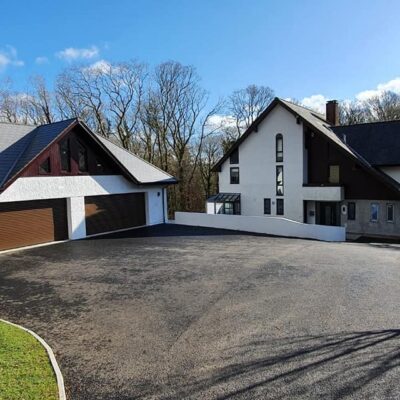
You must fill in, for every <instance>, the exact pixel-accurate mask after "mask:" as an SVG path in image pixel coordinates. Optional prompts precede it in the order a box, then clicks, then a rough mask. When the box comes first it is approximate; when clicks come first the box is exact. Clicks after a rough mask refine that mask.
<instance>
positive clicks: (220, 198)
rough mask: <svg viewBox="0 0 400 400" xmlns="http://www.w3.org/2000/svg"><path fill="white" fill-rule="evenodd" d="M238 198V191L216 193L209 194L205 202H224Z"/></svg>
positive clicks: (237, 199)
mask: <svg viewBox="0 0 400 400" xmlns="http://www.w3.org/2000/svg"><path fill="white" fill-rule="evenodd" d="M239 200H240V193H218V194H215V195H214V196H211V197H209V198H208V199H207V202H209V203H210V202H214V203H219V202H226V201H231V202H235V201H239Z"/></svg>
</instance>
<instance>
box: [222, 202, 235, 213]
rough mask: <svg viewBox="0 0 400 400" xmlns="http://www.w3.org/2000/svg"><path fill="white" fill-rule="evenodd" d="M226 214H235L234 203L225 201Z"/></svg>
mask: <svg viewBox="0 0 400 400" xmlns="http://www.w3.org/2000/svg"><path fill="white" fill-rule="evenodd" d="M224 214H230V215H232V214H233V203H229V202H228V203H224Z"/></svg>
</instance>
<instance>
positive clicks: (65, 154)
mask: <svg viewBox="0 0 400 400" xmlns="http://www.w3.org/2000/svg"><path fill="white" fill-rule="evenodd" d="M60 158H61V170H62V171H64V172H71V150H70V146H69V139H68V138H67V139H64V140H63V141H62V142H60Z"/></svg>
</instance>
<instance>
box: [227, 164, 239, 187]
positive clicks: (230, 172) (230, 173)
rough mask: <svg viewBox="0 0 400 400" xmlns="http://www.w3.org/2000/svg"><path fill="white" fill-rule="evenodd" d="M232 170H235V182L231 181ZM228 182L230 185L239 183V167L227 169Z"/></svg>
mask: <svg viewBox="0 0 400 400" xmlns="http://www.w3.org/2000/svg"><path fill="white" fill-rule="evenodd" d="M234 170H237V182H233V180H234V179H233V175H232V172H233V171H234ZM229 182H230V184H231V185H239V183H240V171H239V167H231V168H230V169H229Z"/></svg>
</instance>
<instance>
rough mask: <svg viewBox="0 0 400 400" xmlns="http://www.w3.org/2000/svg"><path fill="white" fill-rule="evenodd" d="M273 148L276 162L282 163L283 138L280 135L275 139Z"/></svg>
mask: <svg viewBox="0 0 400 400" xmlns="http://www.w3.org/2000/svg"><path fill="white" fill-rule="evenodd" d="M275 147H276V162H282V161H283V136H282V134H281V133H278V134H277V135H276V138H275Z"/></svg>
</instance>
